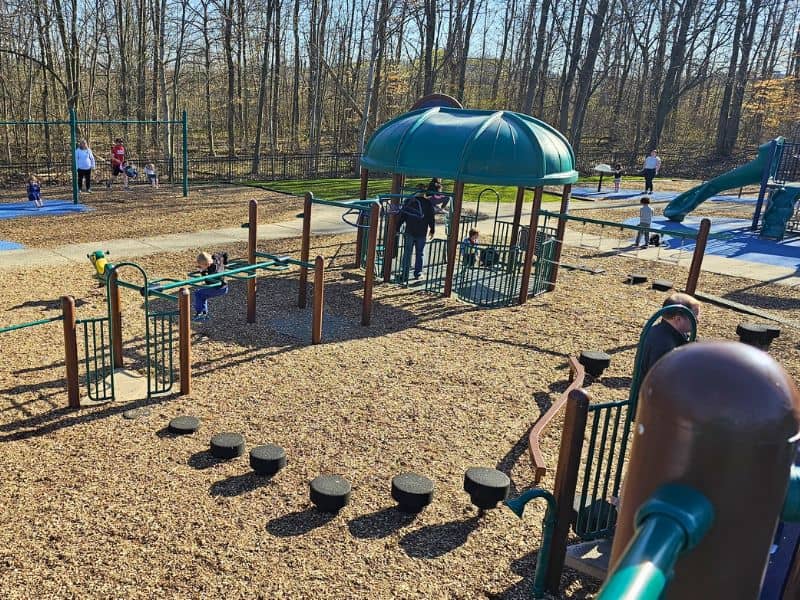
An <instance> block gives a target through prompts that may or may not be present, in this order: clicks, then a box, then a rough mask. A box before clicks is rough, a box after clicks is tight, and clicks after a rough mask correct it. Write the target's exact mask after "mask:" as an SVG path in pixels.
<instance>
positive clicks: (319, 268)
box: [311, 256, 325, 344]
mask: <svg viewBox="0 0 800 600" xmlns="http://www.w3.org/2000/svg"><path fill="white" fill-rule="evenodd" d="M324 301H325V259H324V258H322V257H321V256H317V258H315V259H314V306H313V307H312V315H311V343H312V344H319V343H320V342H321V341H322V309H323V306H324Z"/></svg>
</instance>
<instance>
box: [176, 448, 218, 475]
mask: <svg viewBox="0 0 800 600" xmlns="http://www.w3.org/2000/svg"><path fill="white" fill-rule="evenodd" d="M224 462H226V461H225V460H224V459H222V458H216V457H215V456H213V455H212V454H211V452H209V451H208V450H202V451H201V452H195V453H194V454H192V455H191V456H190V457H189V460H188V461H186V464H187V465H189V466H190V467H192V468H193V469H197V470H198V471H202V470H203V469H209V468H211V467H214V466H216V465H218V464H221V463H224Z"/></svg>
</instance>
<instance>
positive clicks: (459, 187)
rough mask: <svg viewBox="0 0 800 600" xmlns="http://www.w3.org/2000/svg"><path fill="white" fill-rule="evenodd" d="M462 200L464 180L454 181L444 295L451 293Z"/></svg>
mask: <svg viewBox="0 0 800 600" xmlns="http://www.w3.org/2000/svg"><path fill="white" fill-rule="evenodd" d="M463 202H464V182H463V181H456V182H455V184H454V185H453V218H452V219H451V220H450V235H449V236H448V238H447V270H446V271H445V276H444V297H445V298H449V297H450V296H451V294H452V293H453V273H455V269H456V255H457V251H458V242H459V241H460V240H459V239H458V238H459V230H460V229H461V227H460V224H461V205H462V203H463Z"/></svg>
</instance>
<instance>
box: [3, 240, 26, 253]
mask: <svg viewBox="0 0 800 600" xmlns="http://www.w3.org/2000/svg"><path fill="white" fill-rule="evenodd" d="M24 247H25V246H23V245H22V244H18V243H17V242H9V241H7V240H0V252H4V251H6V250H22V249H23V248H24Z"/></svg>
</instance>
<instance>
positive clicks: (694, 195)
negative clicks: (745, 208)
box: [664, 138, 783, 222]
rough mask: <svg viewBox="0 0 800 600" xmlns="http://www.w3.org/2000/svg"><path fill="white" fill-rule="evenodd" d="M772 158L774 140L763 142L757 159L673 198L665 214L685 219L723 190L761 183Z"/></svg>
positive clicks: (681, 219) (676, 219) (676, 218)
mask: <svg viewBox="0 0 800 600" xmlns="http://www.w3.org/2000/svg"><path fill="white" fill-rule="evenodd" d="M778 139H779V140H780V142H779V143H781V142H782V141H783V139H782V138H778ZM771 159H772V142H768V143H766V144H762V145H761V146H759V147H758V156H757V157H756V158H755V160H751V161H750V162H749V163H747V164H744V165H742V166H741V167H738V168H736V169H733V170H732V171H728V172H727V173H723V174H722V175H720V176H718V177H714V179H710V180H709V181H706V182H705V183H702V184H700V185H698V186H697V187H693V188H692V189H690V190H688V191H686V192H683V193H682V194H680V195H679V196H676V197H675V198H673V200H672V201H671V202H670V203H669V204H667V206H666V207H665V208H664V216H665V217H667V218H668V219H670V220H671V221H678V222H680V221H683V219H684V217H686V215H688V214H689V213H690V212H692V211H693V210H694V209H695V208H697V207H698V206H699V205H700V204H701V203H703V202H705V201H706V200H708V199H709V198H711V197H712V196H716V195H717V194H719V193H720V192H722V191H725V190H730V189H732V188H738V187H742V186H745V185H754V184H756V183H761V177H762V175H763V174H764V169H766V168H769V166H770V162H771Z"/></svg>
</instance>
